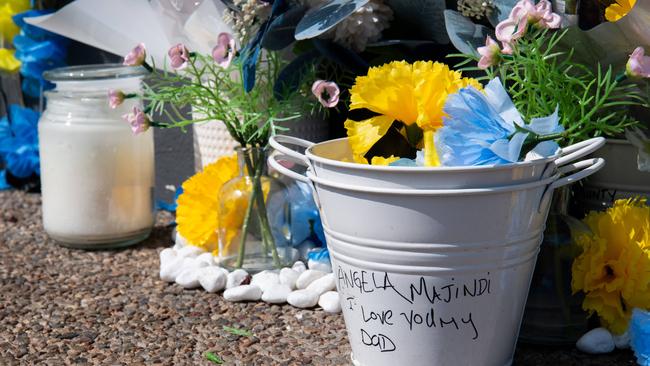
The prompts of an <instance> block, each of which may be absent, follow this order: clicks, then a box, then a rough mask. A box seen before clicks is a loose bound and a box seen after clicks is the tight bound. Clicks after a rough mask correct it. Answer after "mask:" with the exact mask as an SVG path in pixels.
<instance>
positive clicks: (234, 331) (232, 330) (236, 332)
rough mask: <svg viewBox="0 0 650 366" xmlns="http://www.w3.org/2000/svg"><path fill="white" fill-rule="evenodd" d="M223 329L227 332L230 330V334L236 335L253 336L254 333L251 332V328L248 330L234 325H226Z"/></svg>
mask: <svg viewBox="0 0 650 366" xmlns="http://www.w3.org/2000/svg"><path fill="white" fill-rule="evenodd" d="M223 330H225V331H226V332H228V333H230V334H234V335H237V336H240V337H252V336H253V333H251V332H250V331H249V330H246V329H239V328H233V327H229V326H226V325H224V326H223Z"/></svg>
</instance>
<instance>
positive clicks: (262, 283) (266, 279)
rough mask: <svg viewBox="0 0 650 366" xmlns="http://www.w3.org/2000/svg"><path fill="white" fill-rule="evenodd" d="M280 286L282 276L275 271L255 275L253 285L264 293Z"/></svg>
mask: <svg viewBox="0 0 650 366" xmlns="http://www.w3.org/2000/svg"><path fill="white" fill-rule="evenodd" d="M279 284H280V276H279V275H278V274H277V273H275V272H274V271H262V272H260V273H256V274H254V275H253V279H252V280H251V285H255V286H257V287H259V288H261V289H262V293H264V292H266V290H267V289H268V288H269V287H270V286H273V285H279Z"/></svg>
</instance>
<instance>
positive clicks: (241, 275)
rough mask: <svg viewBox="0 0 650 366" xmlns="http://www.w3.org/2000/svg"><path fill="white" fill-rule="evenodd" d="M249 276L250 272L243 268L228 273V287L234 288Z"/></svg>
mask: <svg viewBox="0 0 650 366" xmlns="http://www.w3.org/2000/svg"><path fill="white" fill-rule="evenodd" d="M246 277H248V272H246V271H245V270H243V269H236V270H234V271H232V272H230V273H228V280H227V281H226V288H233V287H237V286H239V285H241V283H242V281H243V280H244V279H245V278H246Z"/></svg>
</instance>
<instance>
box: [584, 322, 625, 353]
mask: <svg viewBox="0 0 650 366" xmlns="http://www.w3.org/2000/svg"><path fill="white" fill-rule="evenodd" d="M576 347H577V348H578V349H579V350H580V351H582V352H585V353H590V354H602V353H610V352H612V351H613V350H614V348H615V347H616V345H615V344H614V338H613V337H612V334H611V333H610V332H609V331H608V330H607V329H605V328H596V329H592V330H590V331H588V332H587V333H585V334H584V335H583V336H582V337H580V339H578V342H576Z"/></svg>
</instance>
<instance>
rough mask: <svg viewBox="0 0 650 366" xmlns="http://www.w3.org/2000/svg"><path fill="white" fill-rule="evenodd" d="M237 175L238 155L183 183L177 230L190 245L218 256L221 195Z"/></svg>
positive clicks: (215, 164)
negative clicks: (223, 189)
mask: <svg viewBox="0 0 650 366" xmlns="http://www.w3.org/2000/svg"><path fill="white" fill-rule="evenodd" d="M238 175H239V166H238V164H237V155H231V156H224V157H222V158H220V159H219V160H217V161H216V162H214V163H212V164H210V165H208V166H206V167H205V169H204V170H203V171H202V172H199V173H197V174H195V175H194V176H192V177H191V178H190V179H188V180H187V181H185V182H184V183H183V193H182V194H181V195H180V196H179V197H178V208H177V209H176V222H177V223H178V228H177V230H178V232H179V233H180V234H181V235H182V236H183V237H184V238H185V239H186V240H187V241H188V242H189V243H190V244H191V245H194V246H197V247H201V248H203V249H205V250H207V251H212V252H213V253H214V254H217V253H218V245H219V243H218V236H217V229H218V228H219V192H220V190H221V187H222V186H223V184H224V183H226V182H228V181H229V180H231V179H233V178H235V177H237V176H238ZM232 219H233V220H234V219H236V218H235V217H233V218H232Z"/></svg>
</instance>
